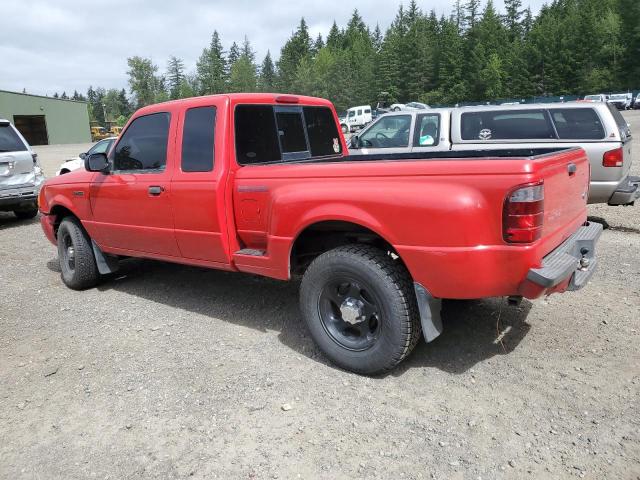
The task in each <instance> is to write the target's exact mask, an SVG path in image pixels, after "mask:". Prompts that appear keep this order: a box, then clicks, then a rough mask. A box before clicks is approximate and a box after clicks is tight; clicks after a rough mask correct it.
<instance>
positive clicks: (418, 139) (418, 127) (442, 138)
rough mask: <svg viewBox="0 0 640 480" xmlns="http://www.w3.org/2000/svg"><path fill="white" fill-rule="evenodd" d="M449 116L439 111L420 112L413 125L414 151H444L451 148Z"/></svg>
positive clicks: (412, 149)
mask: <svg viewBox="0 0 640 480" xmlns="http://www.w3.org/2000/svg"><path fill="white" fill-rule="evenodd" d="M448 132H449V116H448V115H441V114H440V113H439V112H438V113H435V112H431V113H419V114H417V115H416V119H415V125H414V127H413V138H412V148H411V151H412V152H413V153H418V152H443V151H448V150H449V149H450V148H451V142H450V141H449V134H448Z"/></svg>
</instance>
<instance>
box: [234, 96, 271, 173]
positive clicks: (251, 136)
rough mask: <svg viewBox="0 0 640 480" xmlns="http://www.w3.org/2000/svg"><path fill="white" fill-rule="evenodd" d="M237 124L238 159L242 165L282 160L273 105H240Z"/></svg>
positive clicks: (237, 108) (236, 115)
mask: <svg viewBox="0 0 640 480" xmlns="http://www.w3.org/2000/svg"><path fill="white" fill-rule="evenodd" d="M235 124H236V125H235V130H236V159H237V161H238V163H239V164H240V165H250V164H254V163H267V162H276V161H279V160H282V155H281V153H280V144H279V142H278V132H277V128H276V117H275V115H274V114H273V107H272V106H271V105H238V106H237V107H236V112H235Z"/></svg>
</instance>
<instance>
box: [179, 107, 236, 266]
mask: <svg viewBox="0 0 640 480" xmlns="http://www.w3.org/2000/svg"><path fill="white" fill-rule="evenodd" d="M203 100H205V99H203ZM206 100H207V103H202V104H201V105H198V106H196V107H194V108H189V109H187V110H186V111H185V112H184V113H183V114H182V115H181V116H180V121H179V122H178V135H177V142H176V166H175V169H174V172H173V178H172V180H171V195H172V200H173V211H174V219H175V234H176V241H177V242H178V247H179V249H180V252H181V255H182V256H183V257H184V258H187V259H192V260H196V261H205V262H214V263H216V264H217V266H218V267H221V268H224V266H225V265H230V263H231V262H230V260H229V258H230V256H229V239H228V237H227V235H226V232H227V217H226V214H225V194H226V192H225V185H226V178H227V177H226V175H227V166H226V165H225V160H226V159H225V156H224V152H226V150H227V148H226V145H227V143H226V142H227V139H226V136H225V135H224V133H225V131H226V129H227V125H226V118H225V116H224V115H222V114H220V115H218V111H220V112H223V111H226V109H223V108H222V107H224V105H223V102H227V100H226V99H206Z"/></svg>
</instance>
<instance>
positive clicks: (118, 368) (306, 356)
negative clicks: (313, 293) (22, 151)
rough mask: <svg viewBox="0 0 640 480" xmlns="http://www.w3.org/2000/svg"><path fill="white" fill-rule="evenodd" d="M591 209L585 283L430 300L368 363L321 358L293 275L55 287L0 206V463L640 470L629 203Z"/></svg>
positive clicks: (638, 245)
mask: <svg viewBox="0 0 640 480" xmlns="http://www.w3.org/2000/svg"><path fill="white" fill-rule="evenodd" d="M628 118H629V121H630V122H631V123H632V124H634V135H635V137H636V139H640V112H632V113H629V114H628ZM638 143H639V142H638V140H636V144H637V145H636V151H635V154H636V161H635V167H634V170H635V173H636V174H640V148H639V147H640V145H638ZM83 149H85V148H83V146H65V147H47V148H42V149H39V151H40V157H41V159H42V161H43V163H44V167H45V171H46V172H47V173H48V174H51V173H53V172H54V171H55V168H56V166H57V165H58V163H59V161H60V160H61V159H63V158H66V157H69V156H72V155H75V154H77V153H79V152H80V151H82V150H83ZM590 210H591V212H590V213H591V214H592V215H594V216H599V217H602V218H604V219H605V220H606V221H608V222H609V223H610V225H611V228H610V229H609V230H607V231H605V233H604V235H603V238H602V240H601V242H600V245H599V258H600V262H601V263H600V267H599V271H598V272H597V273H596V275H595V276H594V278H593V281H592V282H591V284H590V285H588V286H587V287H586V288H584V289H583V290H582V291H580V292H577V293H572V294H566V295H557V296H552V297H550V298H548V299H544V300H538V301H535V302H527V301H525V302H523V304H522V305H521V306H520V307H519V308H513V307H507V306H506V305H505V303H504V302H503V301H502V300H500V299H491V300H485V301H475V302H449V303H446V305H445V310H444V321H445V332H444V333H443V335H442V336H441V337H440V338H439V339H437V340H436V341H435V342H433V343H432V344H429V345H426V344H425V343H422V344H421V345H420V346H419V347H418V348H417V349H416V351H415V352H414V353H413V355H412V356H411V357H410V358H409V359H408V361H406V362H405V363H404V364H403V365H402V366H401V367H400V368H399V369H397V370H396V371H394V372H393V373H392V374H390V375H387V376H385V377H382V378H364V377H359V376H356V375H352V374H349V373H346V372H343V371H341V370H339V369H337V368H334V367H333V366H331V365H330V364H328V363H327V361H326V360H325V359H324V358H323V357H322V355H321V354H320V353H319V352H318V351H317V350H316V348H315V347H314V345H313V343H312V342H311V340H310V339H309V337H308V335H307V334H306V332H305V329H304V327H303V325H302V323H301V319H300V314H299V312H298V306H297V285H295V284H287V283H280V282H276V281H270V280H266V279H261V278H258V277H251V276H246V275H240V274H229V273H222V272H216V271H207V270H203V269H198V268H187V267H181V266H176V265H170V264H163V263H154V262H150V261H138V260H133V261H127V262H125V264H124V268H123V271H122V274H121V275H120V276H119V277H118V278H117V279H116V280H113V281H110V282H108V283H105V284H103V285H102V286H100V287H99V288H97V289H93V290H89V291H86V292H82V293H79V292H74V291H71V290H68V289H67V288H65V287H64V286H63V284H62V282H61V280H60V278H59V273H58V267H57V259H56V252H55V249H54V247H53V246H52V245H50V244H49V243H48V242H47V241H46V240H45V238H44V236H43V234H42V232H41V231H40V227H39V224H38V222H37V220H36V221H28V222H24V221H17V220H15V219H14V218H13V217H12V216H11V215H8V214H0V230H1V231H0V261H1V262H2V267H1V268H0V288H1V292H2V293H1V294H0V330H1V332H2V333H1V335H0V438H1V439H2V440H1V441H0V478H7V479H16V478H65V479H72V478H73V479H75V478H82V479H84V478H105V479H106V478H112V479H119V478H128V479H132V478H134V479H135V478H186V477H192V478H224V479H228V478H246V479H252V478H258V479H263V478H287V479H288V478H307V479H310V478H326V479H336V478H381V479H390V478H394V479H397V478H407V479H410V478H435V479H467V478H469V479H476V478H483V479H492V478H544V479H556V478H572V477H580V478H591V479H603V478H610V479H637V478H640V350H639V349H638V345H639V344H640V325H639V319H640V206H636V207H633V208H610V207H604V206H602V207H592V208H591V209H590ZM285 404H289V406H290V407H291V409H290V410H288V409H283V406H284V405H285ZM285 410H286V411H285Z"/></svg>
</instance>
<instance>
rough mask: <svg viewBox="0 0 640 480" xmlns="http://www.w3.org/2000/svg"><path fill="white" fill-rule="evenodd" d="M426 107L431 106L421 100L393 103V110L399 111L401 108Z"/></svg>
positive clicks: (420, 108)
mask: <svg viewBox="0 0 640 480" xmlns="http://www.w3.org/2000/svg"><path fill="white" fill-rule="evenodd" d="M425 108H429V105H427V104H426V103H420V102H409V103H406V104H405V103H394V104H393V105H391V111H392V112H399V111H401V110H424V109H425Z"/></svg>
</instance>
